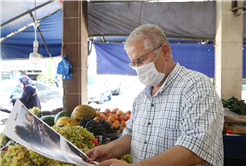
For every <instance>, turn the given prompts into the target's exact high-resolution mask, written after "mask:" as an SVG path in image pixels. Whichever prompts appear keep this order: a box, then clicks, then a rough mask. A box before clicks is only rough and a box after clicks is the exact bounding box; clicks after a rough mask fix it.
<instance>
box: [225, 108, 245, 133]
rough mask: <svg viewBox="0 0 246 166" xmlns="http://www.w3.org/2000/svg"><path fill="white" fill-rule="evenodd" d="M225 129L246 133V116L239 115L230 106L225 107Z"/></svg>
mask: <svg viewBox="0 0 246 166" xmlns="http://www.w3.org/2000/svg"><path fill="white" fill-rule="evenodd" d="M224 111H225V113H224V115H225V124H224V130H233V134H240V135H241V134H243V135H244V134H246V116H245V115H238V114H236V113H234V112H232V111H230V110H229V109H228V108H224Z"/></svg>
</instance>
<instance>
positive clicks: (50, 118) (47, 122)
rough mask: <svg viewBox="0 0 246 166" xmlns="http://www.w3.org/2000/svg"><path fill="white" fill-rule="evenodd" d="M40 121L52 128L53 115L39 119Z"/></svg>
mask: <svg viewBox="0 0 246 166" xmlns="http://www.w3.org/2000/svg"><path fill="white" fill-rule="evenodd" d="M40 119H41V120H42V121H44V122H45V123H46V124H48V125H49V126H54V119H55V117H54V115H47V116H43V117H41V118H40Z"/></svg>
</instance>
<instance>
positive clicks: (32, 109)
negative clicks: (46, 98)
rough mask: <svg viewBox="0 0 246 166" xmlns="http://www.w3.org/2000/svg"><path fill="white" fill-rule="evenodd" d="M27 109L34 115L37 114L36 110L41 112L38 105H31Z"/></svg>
mask: <svg viewBox="0 0 246 166" xmlns="http://www.w3.org/2000/svg"><path fill="white" fill-rule="evenodd" d="M29 111H30V112H31V113H33V114H34V115H37V113H38V112H42V111H41V110H40V109H39V108H38V107H33V108H31V109H29Z"/></svg>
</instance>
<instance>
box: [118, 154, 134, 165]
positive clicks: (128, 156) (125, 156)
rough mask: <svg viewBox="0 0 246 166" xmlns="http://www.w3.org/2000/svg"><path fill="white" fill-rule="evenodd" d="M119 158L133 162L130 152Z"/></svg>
mask: <svg viewBox="0 0 246 166" xmlns="http://www.w3.org/2000/svg"><path fill="white" fill-rule="evenodd" d="M119 160H121V161H125V162H127V163H130V164H131V163H132V158H131V155H130V154H126V155H124V156H121V157H120V158H119Z"/></svg>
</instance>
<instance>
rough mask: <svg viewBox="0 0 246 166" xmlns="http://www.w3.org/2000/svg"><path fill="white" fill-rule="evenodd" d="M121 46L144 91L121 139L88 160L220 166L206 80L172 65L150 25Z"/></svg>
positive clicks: (215, 100)
mask: <svg viewBox="0 0 246 166" xmlns="http://www.w3.org/2000/svg"><path fill="white" fill-rule="evenodd" d="M124 47H125V50H126V52H127V54H128V56H129V58H130V60H131V63H130V66H131V68H133V69H135V70H136V72H137V74H138V79H139V81H140V82H141V83H143V84H145V85H146V88H145V89H144V90H143V91H142V92H140V93H139V94H138V96H137V97H136V98H135V100H134V103H133V108H132V115H131V119H130V120H128V121H127V126H126V128H125V130H124V132H123V136H122V137H121V138H119V139H118V140H116V141H113V142H111V143H109V144H107V145H101V146H98V147H96V148H93V149H91V150H90V151H88V152H87V153H86V154H87V155H88V157H90V159H91V160H96V161H99V162H101V163H100V165H128V164H127V163H124V162H121V161H118V160H116V159H112V158H118V157H120V156H122V155H125V154H128V153H131V157H132V162H133V164H134V165H141V166H144V165H146V166H149V165H154V166H158V165H161V166H164V165H169V166H170V165H175V166H177V165H216V166H222V165H223V160H224V158H223V139H222V130H223V124H224V109H223V106H222V103H221V99H220V98H219V97H218V95H217V93H216V91H215V88H214V86H213V84H212V82H211V81H210V79H209V78H208V77H207V76H205V75H204V74H202V73H199V72H196V71H192V70H189V69H186V68H185V67H182V66H180V65H179V63H178V62H176V63H174V61H173V59H172V52H171V48H170V44H169V42H168V40H167V38H166V36H165V35H164V33H163V32H162V30H161V29H160V28H159V27H158V26H156V25H152V24H146V25H142V26H140V27H138V28H136V29H135V30H134V31H133V32H132V33H131V34H130V35H129V36H128V38H127V40H126V42H125V45H124ZM109 159H110V160H109Z"/></svg>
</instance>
